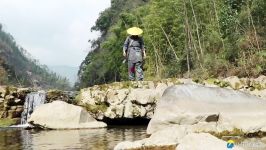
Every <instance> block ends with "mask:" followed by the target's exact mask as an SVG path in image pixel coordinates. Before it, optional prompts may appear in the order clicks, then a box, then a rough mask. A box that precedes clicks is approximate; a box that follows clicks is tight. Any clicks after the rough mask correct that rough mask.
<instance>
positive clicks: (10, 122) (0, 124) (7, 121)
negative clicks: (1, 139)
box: [0, 118, 19, 127]
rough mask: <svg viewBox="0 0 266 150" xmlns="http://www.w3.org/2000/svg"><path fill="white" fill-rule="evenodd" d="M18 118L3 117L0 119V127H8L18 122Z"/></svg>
mask: <svg viewBox="0 0 266 150" xmlns="http://www.w3.org/2000/svg"><path fill="white" fill-rule="evenodd" d="M18 121H19V120H18V119H9V118H5V119H0V127H9V126H12V125H15V124H18Z"/></svg>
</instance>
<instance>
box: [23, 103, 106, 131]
mask: <svg viewBox="0 0 266 150" xmlns="http://www.w3.org/2000/svg"><path fill="white" fill-rule="evenodd" d="M28 122H29V124H31V125H33V126H37V127H41V128H48V129H80V128H101V127H106V124H105V123H103V122H98V121H96V120H95V119H94V118H93V117H91V116H90V114H89V113H88V112H87V111H86V110H85V109H83V108H82V107H79V106H75V105H71V104H67V103H66V102H63V101H54V102H52V103H48V104H43V105H41V106H39V107H38V108H36V110H35V111H34V112H33V113H32V115H31V117H30V119H29V121H28Z"/></svg>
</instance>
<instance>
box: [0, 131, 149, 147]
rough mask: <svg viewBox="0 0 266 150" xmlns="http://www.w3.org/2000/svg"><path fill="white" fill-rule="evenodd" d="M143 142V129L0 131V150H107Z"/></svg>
mask: <svg viewBox="0 0 266 150" xmlns="http://www.w3.org/2000/svg"><path fill="white" fill-rule="evenodd" d="M143 138H146V127H143V126H135V127H110V128H103V129H88V130H48V131H36V130H24V129H15V128H0V149H1V150H2V149H3V150H9V149H10V150H13V149H26V150H49V149H56V150H60V149H62V150H63V149H64V150H65V149H69V150H75V149H82V150H83V149H85V150H86V149H88V150H94V149H95V150H109V149H113V148H114V146H115V145H116V144H118V143H119V142H121V141H135V140H140V139H143Z"/></svg>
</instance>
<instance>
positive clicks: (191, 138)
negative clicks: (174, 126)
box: [176, 133, 244, 150]
mask: <svg viewBox="0 0 266 150" xmlns="http://www.w3.org/2000/svg"><path fill="white" fill-rule="evenodd" d="M226 149H227V142H225V141H223V140H220V139H218V138H216V137H214V136H212V135H210V134H208V133H190V134H188V135H186V136H185V137H184V138H183V139H182V140H181V141H180V144H179V145H178V146H177V147H176V150H226ZM233 149H234V150H244V149H243V148H241V147H239V146H234V148H233Z"/></svg>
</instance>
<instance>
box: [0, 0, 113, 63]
mask: <svg viewBox="0 0 266 150" xmlns="http://www.w3.org/2000/svg"><path fill="white" fill-rule="evenodd" d="M0 3H1V5H0V23H2V24H3V28H4V30H5V31H7V32H9V33H11V34H12V35H13V36H14V38H15V40H16V41H17V43H18V44H19V45H21V46H22V47H23V48H25V49H26V50H27V51H28V52H29V53H30V54H31V55H32V56H33V57H34V58H36V59H38V60H39V61H40V62H41V63H42V64H46V65H49V66H58V65H64V66H79V65H80V63H81V62H82V60H83V59H84V58H85V56H86V55H87V53H88V51H89V50H90V45H89V43H88V40H89V39H94V38H96V37H97V36H99V33H97V32H91V31H90V28H91V27H92V26H93V25H94V23H95V21H96V20H97V18H98V16H99V13H100V12H101V11H103V10H104V9H106V8H107V7H109V6H110V0H0Z"/></svg>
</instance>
